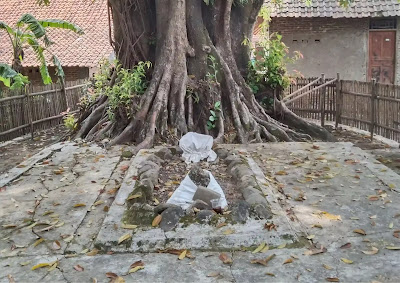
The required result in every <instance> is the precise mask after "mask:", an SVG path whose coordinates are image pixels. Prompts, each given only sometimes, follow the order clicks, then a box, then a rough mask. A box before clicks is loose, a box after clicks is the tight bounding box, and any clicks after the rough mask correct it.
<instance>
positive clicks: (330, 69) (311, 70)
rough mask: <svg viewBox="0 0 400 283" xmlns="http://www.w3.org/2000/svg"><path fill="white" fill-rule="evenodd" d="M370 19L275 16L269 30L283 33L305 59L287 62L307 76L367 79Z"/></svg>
mask: <svg viewBox="0 0 400 283" xmlns="http://www.w3.org/2000/svg"><path fill="white" fill-rule="evenodd" d="M368 30H369V19H368V18H362V19H345V18H341V19H333V18H273V19H272V21H271V25H270V32H271V33H272V32H278V33H280V34H282V40H283V42H284V43H285V44H286V45H287V46H288V47H289V50H290V51H291V52H293V51H300V52H301V53H302V54H303V56H304V59H300V60H299V61H297V62H295V63H294V64H292V65H289V66H288V71H289V72H294V70H296V71H300V72H301V73H302V74H303V75H304V76H306V77H310V76H318V75H320V74H321V73H324V74H325V75H326V76H327V77H336V73H340V74H341V77H342V78H345V79H349V80H361V81H365V80H366V76H367V61H368Z"/></svg>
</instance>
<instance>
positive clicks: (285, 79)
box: [247, 34, 302, 93]
mask: <svg viewBox="0 0 400 283" xmlns="http://www.w3.org/2000/svg"><path fill="white" fill-rule="evenodd" d="M264 41H265V42H262V43H261V44H260V45H259V46H258V47H256V48H255V49H254V50H253V52H254V56H255V57H256V60H252V61H251V62H250V63H249V73H248V77H247V80H248V83H249V85H250V87H251V88H252V89H253V92H254V93H257V91H258V89H259V88H260V84H261V85H264V86H265V85H267V86H270V87H272V88H280V89H284V88H286V87H288V86H289V84H290V79H289V76H288V74H287V70H286V65H287V64H288V63H292V62H294V61H296V60H297V59H299V58H301V56H302V55H301V54H300V53H298V52H295V56H294V57H290V56H288V53H289V50H288V48H287V46H286V45H285V44H284V43H283V42H282V36H281V35H279V34H272V35H271V36H270V38H269V39H266V40H264Z"/></svg>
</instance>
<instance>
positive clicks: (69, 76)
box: [22, 67, 89, 85]
mask: <svg viewBox="0 0 400 283" xmlns="http://www.w3.org/2000/svg"><path fill="white" fill-rule="evenodd" d="M63 69H64V73H65V81H76V80H79V79H86V78H89V68H87V67H64V68H63ZM49 73H50V75H51V77H52V80H53V81H54V82H56V81H57V78H56V76H55V68H54V67H49ZM22 74H24V75H25V76H28V77H29V80H30V82H31V84H33V85H42V84H43V82H42V77H41V76H40V72H39V68H36V67H24V68H23V70H22Z"/></svg>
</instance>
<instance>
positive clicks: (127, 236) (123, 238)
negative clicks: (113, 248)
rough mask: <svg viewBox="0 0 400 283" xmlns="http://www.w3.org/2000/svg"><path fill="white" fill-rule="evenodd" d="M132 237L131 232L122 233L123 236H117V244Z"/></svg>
mask: <svg viewBox="0 0 400 283" xmlns="http://www.w3.org/2000/svg"><path fill="white" fill-rule="evenodd" d="M131 237H132V235H131V234H129V233H128V234H125V235H123V236H121V237H119V239H118V245H119V244H121V243H122V242H123V241H126V240H128V239H129V238H131Z"/></svg>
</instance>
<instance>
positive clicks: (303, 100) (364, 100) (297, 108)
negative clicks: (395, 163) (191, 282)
mask: <svg viewBox="0 0 400 283" xmlns="http://www.w3.org/2000/svg"><path fill="white" fill-rule="evenodd" d="M315 79H317V78H307V79H297V81H296V83H293V84H291V86H290V88H289V89H288V91H287V93H286V96H290V94H291V93H295V92H296V91H297V90H299V89H301V88H302V87H303V88H304V86H307V85H308V84H310V83H311V82H313V81H315ZM323 81H325V82H329V81H332V80H331V79H324V80H321V79H320V80H319V81H318V82H317V83H315V84H312V85H310V86H307V88H305V89H303V90H302V91H300V92H299V93H300V95H297V96H294V97H299V98H298V99H296V100H295V101H291V102H289V103H288V107H289V109H291V110H292V111H293V112H294V113H296V114H297V115H299V116H300V117H303V118H307V119H318V120H321V124H323V121H324V120H327V121H335V124H336V127H337V126H338V125H339V124H343V125H347V126H352V127H355V128H358V129H361V130H365V131H369V132H370V133H371V138H372V137H373V135H374V134H378V135H380V136H383V137H385V138H388V139H391V140H395V141H399V142H400V86H399V85H388V84H378V83H376V82H375V81H374V80H373V81H371V82H360V81H349V80H340V79H339V76H338V79H337V80H336V81H335V82H333V83H331V84H328V85H327V86H326V87H324V88H320V89H317V88H318V86H319V85H321V83H322V82H323ZM307 91H309V93H307V94H306V95H303V96H302V97H300V96H301V93H302V92H303V93H305V92H307ZM289 101H290V100H289ZM323 101H324V102H323ZM322 113H324V114H323V115H322Z"/></svg>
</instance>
